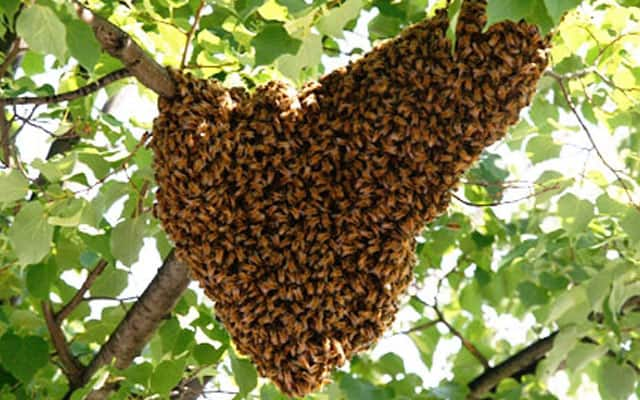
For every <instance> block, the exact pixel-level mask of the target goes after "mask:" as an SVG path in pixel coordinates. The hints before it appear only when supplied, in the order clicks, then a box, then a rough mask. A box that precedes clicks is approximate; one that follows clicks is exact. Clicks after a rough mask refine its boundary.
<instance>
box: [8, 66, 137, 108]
mask: <svg viewBox="0 0 640 400" xmlns="http://www.w3.org/2000/svg"><path fill="white" fill-rule="evenodd" d="M129 76H131V72H130V71H129V70H127V69H126V68H122V69H119V70H116V71H113V72H110V73H108V74H107V75H105V76H103V77H102V78H100V79H98V80H97V81H95V82H93V83H90V84H88V85H87V86H83V87H81V88H79V89H76V90H73V91H70V92H65V93H60V94H55V95H52V96H41V97H12V98H11V97H6V98H0V104H2V103H4V104H8V105H22V104H51V103H60V102H63V101H71V100H75V99H79V98H80V97H84V96H87V95H89V94H91V93H93V92H97V91H98V90H100V89H102V88H103V87H105V86H107V85H109V84H110V83H113V82H115V81H117V80H120V79H123V78H127V77H129Z"/></svg>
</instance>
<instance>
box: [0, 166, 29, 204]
mask: <svg viewBox="0 0 640 400" xmlns="http://www.w3.org/2000/svg"><path fill="white" fill-rule="evenodd" d="M28 191H29V181H28V180H27V178H25V177H24V175H22V174H21V173H20V172H19V171H18V170H17V169H10V170H9V171H8V172H4V171H3V172H2V173H0V203H12V202H14V201H17V200H22V199H24V198H25V196H26V195H27V192H28Z"/></svg>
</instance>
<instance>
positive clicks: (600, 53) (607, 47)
mask: <svg viewBox="0 0 640 400" xmlns="http://www.w3.org/2000/svg"><path fill="white" fill-rule="evenodd" d="M629 36H640V32H627V33H623V34H621V35H619V36H618V37H616V38H615V39H613V40H612V41H610V42H609V43H607V44H606V45H605V46H604V47H602V48H600V50H599V51H598V55H597V56H596V59H595V61H594V64H598V62H599V61H600V57H602V55H603V54H604V52H605V51H607V49H609V48H610V47H611V46H613V45H614V44H616V43H617V42H619V41H620V40H622V39H624V38H626V37H629Z"/></svg>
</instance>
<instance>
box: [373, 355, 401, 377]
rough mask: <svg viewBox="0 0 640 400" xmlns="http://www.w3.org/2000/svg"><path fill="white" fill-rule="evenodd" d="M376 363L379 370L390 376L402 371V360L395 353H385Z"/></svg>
mask: <svg viewBox="0 0 640 400" xmlns="http://www.w3.org/2000/svg"><path fill="white" fill-rule="evenodd" d="M377 364H378V369H379V370H380V372H382V373H383V374H389V375H391V377H395V376H396V375H398V374H401V373H404V361H403V360H402V358H400V356H398V355H397V354H395V353H386V354H385V355H383V356H382V357H380V359H379V360H378V363H377Z"/></svg>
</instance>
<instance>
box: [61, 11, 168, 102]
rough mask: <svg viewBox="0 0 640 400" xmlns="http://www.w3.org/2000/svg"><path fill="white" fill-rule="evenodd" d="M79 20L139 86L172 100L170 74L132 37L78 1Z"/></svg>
mask: <svg viewBox="0 0 640 400" xmlns="http://www.w3.org/2000/svg"><path fill="white" fill-rule="evenodd" d="M73 3H74V5H75V7H76V11H77V13H78V16H79V17H80V19H81V20H82V21H84V22H85V23H87V24H88V25H89V26H91V28H93V32H94V33H95V35H96V39H97V40H98V42H99V43H100V44H101V45H102V48H103V49H104V50H105V51H107V52H108V53H109V54H111V55H112V56H113V57H115V58H117V59H119V60H120V61H122V63H123V64H124V65H125V67H126V68H127V69H128V70H129V71H131V74H132V75H133V76H135V77H136V78H137V79H138V80H139V81H140V83H142V84H143V85H145V86H146V87H148V88H149V89H151V90H153V91H154V92H156V93H158V94H159V95H161V96H164V97H172V96H173V95H174V94H175V92H176V87H175V84H174V82H173V80H172V79H171V77H170V76H169V73H168V72H167V70H166V69H165V68H164V67H163V66H161V65H160V64H158V63H157V62H156V61H155V60H154V59H153V58H151V57H150V56H149V55H148V54H147V53H146V52H145V51H144V50H143V49H142V48H141V47H140V46H139V45H138V44H137V43H136V42H135V41H134V40H133V39H131V37H130V36H129V35H128V34H126V33H125V32H124V31H123V30H122V29H120V28H118V27H117V26H115V25H113V24H112V23H111V22H109V21H107V20H106V19H104V18H102V17H101V16H99V15H97V14H94V13H93V12H92V11H91V10H89V9H88V8H86V7H84V6H83V5H82V4H80V2H79V1H78V0H74V1H73Z"/></svg>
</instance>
